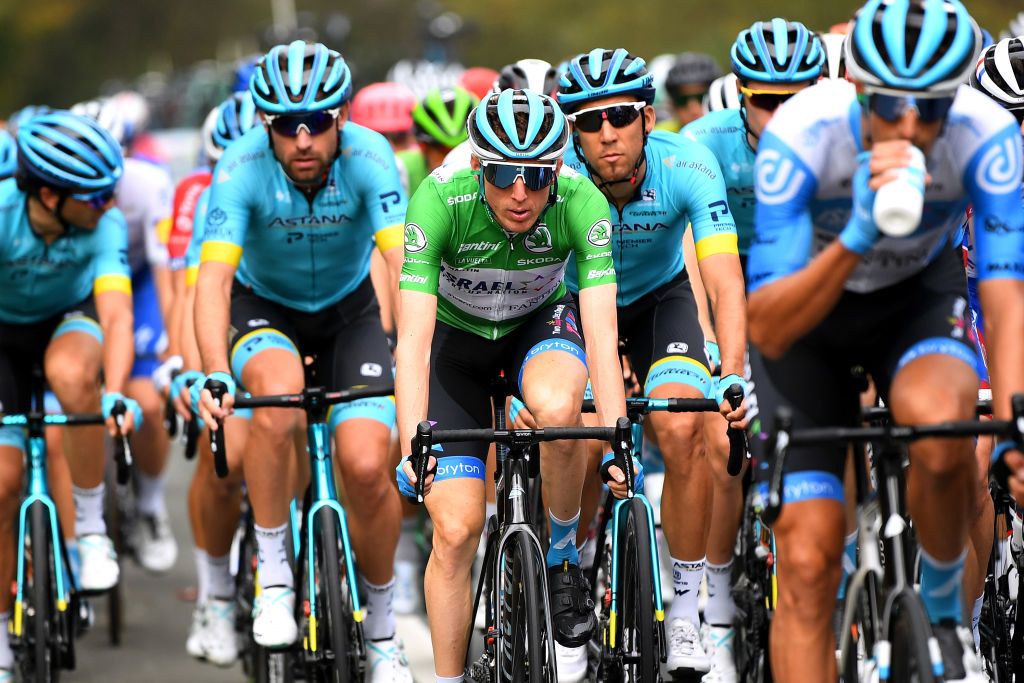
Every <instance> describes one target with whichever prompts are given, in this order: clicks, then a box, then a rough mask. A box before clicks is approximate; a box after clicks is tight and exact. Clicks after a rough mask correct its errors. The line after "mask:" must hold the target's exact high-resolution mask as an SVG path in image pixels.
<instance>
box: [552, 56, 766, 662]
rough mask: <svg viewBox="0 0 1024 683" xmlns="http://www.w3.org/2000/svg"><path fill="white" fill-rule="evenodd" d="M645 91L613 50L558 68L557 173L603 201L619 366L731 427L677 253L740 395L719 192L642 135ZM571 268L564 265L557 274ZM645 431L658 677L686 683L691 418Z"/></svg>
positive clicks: (737, 418)
mask: <svg viewBox="0 0 1024 683" xmlns="http://www.w3.org/2000/svg"><path fill="white" fill-rule="evenodd" d="M651 82H652V76H651V75H650V74H648V73H647V70H646V68H645V66H644V61H643V60H642V59H640V58H638V57H635V56H633V55H631V54H629V53H628V52H626V50H623V49H621V48H620V49H617V50H602V49H596V50H593V51H591V52H589V53H584V54H581V55H579V56H577V57H575V58H574V59H572V60H570V62H569V66H568V69H567V70H566V71H565V73H564V74H563V76H562V80H561V83H560V86H559V92H558V98H559V104H560V105H561V107H562V109H563V111H565V112H566V114H567V115H568V117H569V120H570V121H572V122H573V149H572V150H571V151H570V152H568V153H567V154H566V165H567V166H570V167H572V168H574V169H576V170H577V171H579V172H580V173H582V174H585V175H588V176H589V177H590V179H591V181H592V182H594V184H596V185H597V187H598V188H599V189H600V190H601V191H602V193H603V194H604V195H605V197H606V199H607V200H608V204H609V208H610V210H611V215H612V235H611V239H610V245H611V248H612V256H613V259H614V262H615V270H616V276H617V279H618V283H619V291H618V295H617V304H618V320H619V331H620V335H621V336H622V337H624V338H626V339H627V340H628V341H629V347H630V362H631V365H632V367H633V369H634V370H635V372H636V375H637V379H638V380H639V381H640V383H641V385H642V386H643V387H644V391H645V394H646V395H649V396H653V397H659V398H664V397H687V398H697V397H700V398H703V397H711V396H715V398H717V399H718V401H719V402H720V403H721V404H722V406H723V408H722V413H723V414H724V415H726V416H727V418H728V419H729V420H730V421H731V422H736V423H737V424H736V426H737V427H743V426H744V424H743V416H744V408H741V409H739V410H737V411H733V410H732V409H731V408H729V406H728V403H727V402H723V397H722V395H721V393H720V392H718V394H717V395H715V393H713V391H712V385H711V373H710V368H709V362H708V357H707V354H706V352H705V349H704V335H703V333H702V332H701V329H700V324H699V322H698V320H697V310H696V305H695V301H694V296H693V292H692V290H691V288H690V283H689V278H688V274H687V272H686V271H685V269H684V265H683V252H682V240H683V234H684V232H685V231H686V229H687V225H688V224H690V225H691V226H692V231H693V235H694V241H695V243H696V246H697V256H698V259H699V263H700V266H699V267H700V271H701V274H702V275H703V277H704V282H705V284H706V285H707V288H708V291H709V292H710V295H711V299H712V300H713V301H714V314H715V319H716V325H717V329H718V330H719V331H720V339H721V342H722V344H721V347H722V374H723V376H724V377H723V379H722V386H723V387H725V386H729V385H731V384H739V385H741V386H745V385H746V382H745V381H744V380H743V378H742V376H743V375H744V369H743V368H744V348H745V345H746V319H745V308H744V298H743V274H742V271H741V269H740V262H739V258H738V257H737V253H736V226H735V224H734V222H733V218H732V214H731V212H730V210H729V204H728V202H727V199H726V188H725V183H724V181H723V178H722V172H721V169H720V168H719V164H718V161H717V160H716V159H715V157H714V155H712V154H711V152H710V151H709V150H708V149H707V148H705V147H703V146H701V145H699V144H697V143H695V142H692V141H689V140H685V139H683V138H681V137H679V136H678V135H675V134H673V133H667V132H662V131H655V132H653V133H652V132H651V131H652V129H653V127H654V108H653V107H652V106H651V102H653V99H654V88H653V87H652V85H651ZM573 270H574V269H573V268H572V267H571V266H570V267H569V268H568V270H567V273H572V272H573ZM569 279H570V280H571V279H572V278H569ZM571 286H572V283H571V282H570V287H571ZM650 424H651V426H652V427H653V430H654V433H655V435H656V437H657V441H658V443H659V445H660V446H661V448H662V449H663V453H664V456H665V467H666V477H665V479H666V481H665V490H664V495H663V498H662V516H661V519H662V526H663V529H664V531H665V536H666V538H667V540H668V544H669V550H670V554H671V556H672V567H673V580H674V584H675V599H674V600H673V602H672V606H671V609H670V612H669V631H670V632H669V653H668V667H669V670H670V671H674V672H678V673H680V674H685V675H691V676H692V675H693V674H695V673H697V674H699V673H704V672H707V671H708V669H709V667H710V663H709V661H708V658H707V655H706V654H705V653H704V651H703V649H702V647H701V643H700V634H699V631H700V620H699V616H698V611H697V593H698V588H699V586H700V582H701V579H702V577H703V575H704V563H705V544H706V540H707V516H708V512H709V510H710V493H711V487H710V485H709V482H708V481H707V477H708V470H707V460H706V458H705V454H704V449H703V445H702V443H701V439H700V438H699V436H698V435H699V434H700V433H701V428H702V424H703V417H702V416H701V415H700V414H692V413H691V414H669V413H658V414H654V415H651V417H650Z"/></svg>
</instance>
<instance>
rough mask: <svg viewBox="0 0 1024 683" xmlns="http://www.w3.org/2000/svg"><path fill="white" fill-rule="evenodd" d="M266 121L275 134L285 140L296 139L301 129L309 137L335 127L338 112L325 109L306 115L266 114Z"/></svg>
mask: <svg viewBox="0 0 1024 683" xmlns="http://www.w3.org/2000/svg"><path fill="white" fill-rule="evenodd" d="M266 119H267V123H269V124H270V127H271V128H273V129H274V132H275V133H277V134H278V135H283V136H285V137H287V138H294V137H298V135H299V132H300V131H301V130H302V129H303V128H305V129H306V132H307V133H308V134H310V135H320V134H321V133H326V132H327V131H329V130H330V129H331V128H333V127H334V126H335V125H336V123H337V121H338V110H337V109H325V110H323V111H312V112H309V113H308V114H274V115H271V114H268V115H267V116H266Z"/></svg>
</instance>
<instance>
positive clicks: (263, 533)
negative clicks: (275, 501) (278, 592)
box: [253, 522, 295, 588]
mask: <svg viewBox="0 0 1024 683" xmlns="http://www.w3.org/2000/svg"><path fill="white" fill-rule="evenodd" d="M253 528H254V530H255V531H256V546H257V548H258V550H259V559H260V562H259V569H258V570H257V571H258V573H259V581H260V588H269V587H271V586H288V587H289V588H294V587H295V578H294V577H293V576H292V568H291V565H289V564H288V549H287V548H286V547H285V543H286V542H287V541H288V523H287V522H285V523H284V524H282V525H281V526H278V527H274V528H272V529H268V528H266V527H262V526H259V525H254V526H253Z"/></svg>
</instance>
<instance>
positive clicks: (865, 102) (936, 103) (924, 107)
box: [857, 93, 953, 123]
mask: <svg viewBox="0 0 1024 683" xmlns="http://www.w3.org/2000/svg"><path fill="white" fill-rule="evenodd" d="M857 99H858V100H860V104H861V106H862V107H866V108H867V109H868V111H870V112H871V113H873V114H877V115H878V116H880V117H881V118H882V119H884V120H886V121H888V122H889V123H896V122H897V121H899V120H900V119H902V118H903V115H904V114H906V113H907V111H909V110H910V109H914V110H916V111H917V116H918V118H919V119H921V121H923V122H924V123H935V122H936V121H941V120H942V119H944V118H946V114H948V113H949V109H950V107H952V106H953V98H952V97H931V98H923V97H906V96H904V97H900V96H896V95H882V94H879V93H870V94H868V93H861V94H859V95H857Z"/></svg>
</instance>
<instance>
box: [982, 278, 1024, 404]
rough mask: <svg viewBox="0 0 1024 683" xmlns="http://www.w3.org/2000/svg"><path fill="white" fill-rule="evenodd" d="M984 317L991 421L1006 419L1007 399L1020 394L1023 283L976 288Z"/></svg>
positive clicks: (986, 284)
mask: <svg viewBox="0 0 1024 683" xmlns="http://www.w3.org/2000/svg"><path fill="white" fill-rule="evenodd" d="M979 295H980V297H981V306H982V310H983V311H984V314H985V342H986V346H987V350H988V366H989V371H990V375H991V377H992V401H993V411H994V413H995V417H996V418H997V419H1000V420H1006V419H1009V418H1010V397H1011V396H1012V395H1013V394H1015V393H1021V392H1024V349H1022V348H1021V331H1022V330H1024V282H1021V281H1018V280H992V281H988V282H982V283H981V285H980V287H979Z"/></svg>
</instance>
